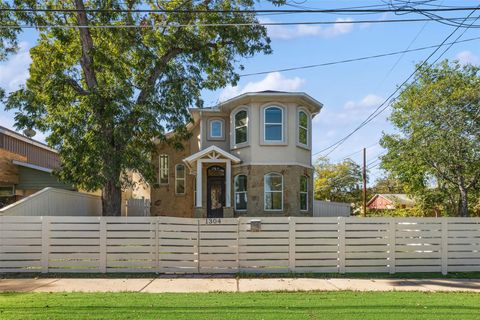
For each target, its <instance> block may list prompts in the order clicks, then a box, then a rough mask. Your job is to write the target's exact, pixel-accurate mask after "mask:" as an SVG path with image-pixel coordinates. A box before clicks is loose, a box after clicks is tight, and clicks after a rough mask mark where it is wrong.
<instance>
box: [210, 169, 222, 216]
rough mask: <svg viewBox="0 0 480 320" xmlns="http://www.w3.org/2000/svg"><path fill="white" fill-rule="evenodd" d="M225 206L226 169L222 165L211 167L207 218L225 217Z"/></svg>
mask: <svg viewBox="0 0 480 320" xmlns="http://www.w3.org/2000/svg"><path fill="white" fill-rule="evenodd" d="M210 169H212V170H210ZM224 206H225V175H224V170H223V168H221V167H213V168H209V170H208V171H207V218H223V207H224Z"/></svg>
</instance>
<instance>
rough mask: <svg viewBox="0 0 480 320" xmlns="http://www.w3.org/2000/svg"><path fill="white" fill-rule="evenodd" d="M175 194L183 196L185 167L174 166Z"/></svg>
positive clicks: (180, 165)
mask: <svg viewBox="0 0 480 320" xmlns="http://www.w3.org/2000/svg"><path fill="white" fill-rule="evenodd" d="M175 193H176V194H185V165H183V164H177V165H176V166H175Z"/></svg>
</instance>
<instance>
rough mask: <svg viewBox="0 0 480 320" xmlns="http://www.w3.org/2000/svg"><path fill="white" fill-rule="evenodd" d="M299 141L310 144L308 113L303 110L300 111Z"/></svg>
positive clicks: (305, 144)
mask: <svg viewBox="0 0 480 320" xmlns="http://www.w3.org/2000/svg"><path fill="white" fill-rule="evenodd" d="M298 143H299V144H301V145H304V146H308V115H307V113H306V112H305V111H302V110H301V111H299V112H298Z"/></svg>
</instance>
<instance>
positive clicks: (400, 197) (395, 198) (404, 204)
mask: <svg viewBox="0 0 480 320" xmlns="http://www.w3.org/2000/svg"><path fill="white" fill-rule="evenodd" d="M414 205H415V200H413V199H412V198H411V197H409V196H408V195H406V194H404V193H379V194H376V195H374V196H373V197H372V199H370V201H368V202H367V208H368V209H404V208H412V207H413V206H414Z"/></svg>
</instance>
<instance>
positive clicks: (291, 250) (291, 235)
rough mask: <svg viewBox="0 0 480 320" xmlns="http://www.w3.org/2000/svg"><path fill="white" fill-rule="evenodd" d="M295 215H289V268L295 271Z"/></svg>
mask: <svg viewBox="0 0 480 320" xmlns="http://www.w3.org/2000/svg"><path fill="white" fill-rule="evenodd" d="M295 228H296V227H295V217H288V230H289V233H288V239H289V240H288V248H289V252H288V268H289V269H290V272H295Z"/></svg>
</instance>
